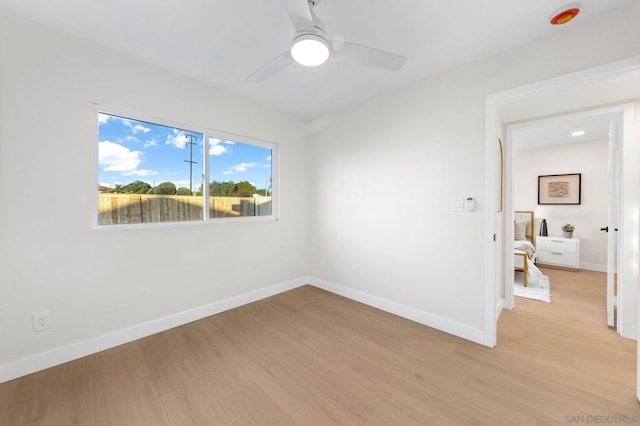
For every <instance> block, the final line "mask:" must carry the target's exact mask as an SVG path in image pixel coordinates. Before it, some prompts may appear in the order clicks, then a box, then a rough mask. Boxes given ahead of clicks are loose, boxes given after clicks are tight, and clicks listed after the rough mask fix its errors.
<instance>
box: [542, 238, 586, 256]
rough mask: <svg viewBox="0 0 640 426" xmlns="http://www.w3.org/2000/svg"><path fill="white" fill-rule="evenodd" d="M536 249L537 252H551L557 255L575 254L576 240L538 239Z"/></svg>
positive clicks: (576, 250)
mask: <svg viewBox="0 0 640 426" xmlns="http://www.w3.org/2000/svg"><path fill="white" fill-rule="evenodd" d="M537 248H538V250H539V251H545V250H546V251H553V252H558V253H577V252H578V240H574V239H567V238H554V237H546V238H538V241H537Z"/></svg>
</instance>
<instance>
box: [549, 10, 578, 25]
mask: <svg viewBox="0 0 640 426" xmlns="http://www.w3.org/2000/svg"><path fill="white" fill-rule="evenodd" d="M578 13H580V9H578V8H577V7H572V8H571V9H566V10H563V11H562V12H559V13H556V14H555V16H554V17H553V18H551V24H552V25H562V24H566V23H567V22H569V21H570V20H572V19H573V18H575V17H576V16H578Z"/></svg>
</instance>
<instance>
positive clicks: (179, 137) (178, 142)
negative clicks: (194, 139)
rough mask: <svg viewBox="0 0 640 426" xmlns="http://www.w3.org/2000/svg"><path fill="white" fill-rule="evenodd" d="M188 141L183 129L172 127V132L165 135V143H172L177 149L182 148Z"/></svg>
mask: <svg viewBox="0 0 640 426" xmlns="http://www.w3.org/2000/svg"><path fill="white" fill-rule="evenodd" d="M187 142H189V138H188V137H187V135H186V133H185V132H184V131H183V130H178V129H173V134H171V135H169V136H167V140H166V141H165V144H166V145H173V146H174V147H176V148H178V149H184V147H185V146H187Z"/></svg>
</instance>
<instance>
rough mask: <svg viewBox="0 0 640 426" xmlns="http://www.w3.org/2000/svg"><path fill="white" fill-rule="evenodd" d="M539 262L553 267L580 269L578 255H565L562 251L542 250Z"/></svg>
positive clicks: (539, 254)
mask: <svg viewBox="0 0 640 426" xmlns="http://www.w3.org/2000/svg"><path fill="white" fill-rule="evenodd" d="M538 262H540V263H549V264H552V265H559V266H567V267H570V268H577V267H578V255H577V254H576V253H563V252H560V251H550V250H540V251H538Z"/></svg>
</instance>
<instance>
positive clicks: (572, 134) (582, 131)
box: [571, 130, 584, 138]
mask: <svg viewBox="0 0 640 426" xmlns="http://www.w3.org/2000/svg"><path fill="white" fill-rule="evenodd" d="M583 135H584V130H576V131H575V132H571V136H573V137H574V138H575V137H578V136H583Z"/></svg>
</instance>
